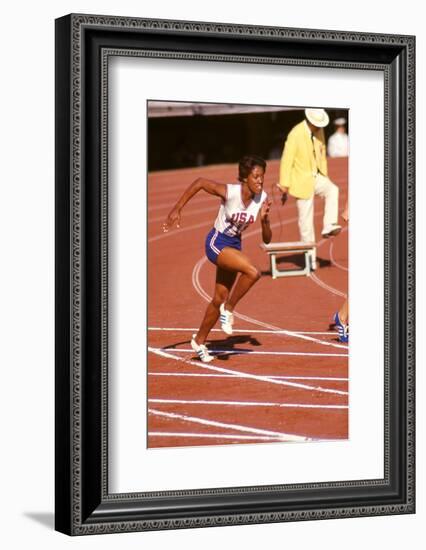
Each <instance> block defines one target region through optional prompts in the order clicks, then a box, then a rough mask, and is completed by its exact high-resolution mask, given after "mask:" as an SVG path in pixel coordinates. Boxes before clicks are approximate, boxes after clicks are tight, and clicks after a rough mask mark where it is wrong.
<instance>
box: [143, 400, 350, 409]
mask: <svg viewBox="0 0 426 550" xmlns="http://www.w3.org/2000/svg"><path fill="white" fill-rule="evenodd" d="M148 402H149V403H160V404H162V405H209V406H210V405H221V406H222V405H228V406H232V407H278V408H289V409H348V408H349V407H348V406H347V405H311V404H309V403H273V402H269V401H265V402H261V401H259V402H254V401H210V400H204V399H192V400H186V399H148Z"/></svg>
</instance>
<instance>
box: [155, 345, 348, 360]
mask: <svg viewBox="0 0 426 550" xmlns="http://www.w3.org/2000/svg"><path fill="white" fill-rule="evenodd" d="M207 347H208V349H209V351H211V352H212V353H213V354H215V355H291V356H302V357H305V356H306V357H349V355H348V354H347V353H310V352H301V351H257V350H246V349H238V348H237V349H223V348H218V349H217V348H211V347H209V346H207ZM155 349H159V350H162V351H169V352H170V351H172V352H176V353H192V355H194V354H195V352H194V350H193V349H191V348H155Z"/></svg>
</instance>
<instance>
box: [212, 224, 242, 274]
mask: <svg viewBox="0 0 426 550" xmlns="http://www.w3.org/2000/svg"><path fill="white" fill-rule="evenodd" d="M225 246H229V247H231V248H236V249H237V250H241V237H240V236H237V237H229V236H228V235H225V234H224V233H220V232H219V231H217V230H216V229H215V228H214V227H213V229H212V230H211V231H210V232H209V233H208V235H207V237H206V256H207V258H208V259H209V260H210V261H211V262H212V263H213V264H215V265H217V257H218V256H219V253H220V251H221V250H222V249H223V248H225Z"/></svg>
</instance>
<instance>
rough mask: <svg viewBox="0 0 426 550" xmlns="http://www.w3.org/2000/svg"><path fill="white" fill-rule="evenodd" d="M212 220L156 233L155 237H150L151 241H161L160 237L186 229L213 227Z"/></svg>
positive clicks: (182, 231)
mask: <svg viewBox="0 0 426 550" xmlns="http://www.w3.org/2000/svg"><path fill="white" fill-rule="evenodd" d="M211 225H212V224H211V222H210V221H208V222H202V223H197V224H195V225H187V226H186V227H179V228H176V227H174V228H172V229H171V230H170V231H165V232H164V233H160V234H159V235H156V236H155V237H151V238H150V239H148V242H149V243H153V242H155V241H159V240H160V239H165V238H166V237H170V236H171V235H177V234H178V233H185V232H186V231H193V230H194V229H199V228H200V227H211Z"/></svg>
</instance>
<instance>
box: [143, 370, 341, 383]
mask: <svg viewBox="0 0 426 550" xmlns="http://www.w3.org/2000/svg"><path fill="white" fill-rule="evenodd" d="M148 376H177V377H182V378H185V377H190V378H191V377H192V378H235V374H205V373H202V374H201V373H199V372H198V373H196V372H148ZM264 376H267V377H268V378H273V379H275V380H320V381H324V382H349V378H337V377H332V376H277V375H274V374H265V375H264ZM237 378H238V376H237Z"/></svg>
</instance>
